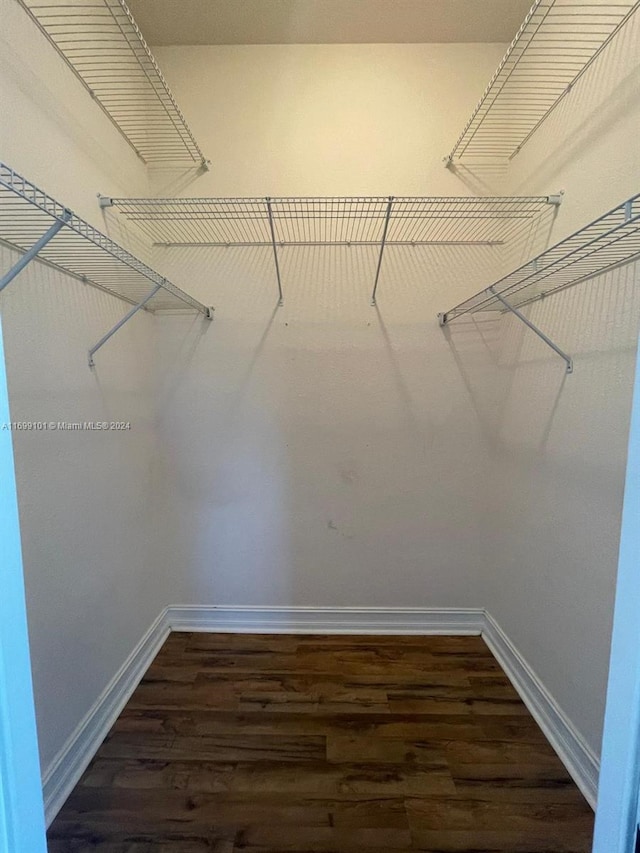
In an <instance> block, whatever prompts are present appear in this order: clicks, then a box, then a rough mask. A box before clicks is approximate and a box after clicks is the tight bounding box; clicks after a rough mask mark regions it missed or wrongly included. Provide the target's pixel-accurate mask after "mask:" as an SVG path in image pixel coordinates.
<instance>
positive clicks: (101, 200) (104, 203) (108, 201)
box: [98, 193, 113, 209]
mask: <svg viewBox="0 0 640 853" xmlns="http://www.w3.org/2000/svg"><path fill="white" fill-rule="evenodd" d="M98 204H99V205H100V207H101V208H103V209H104V208H105V207H113V199H112V198H111V196H108V195H100V193H98Z"/></svg>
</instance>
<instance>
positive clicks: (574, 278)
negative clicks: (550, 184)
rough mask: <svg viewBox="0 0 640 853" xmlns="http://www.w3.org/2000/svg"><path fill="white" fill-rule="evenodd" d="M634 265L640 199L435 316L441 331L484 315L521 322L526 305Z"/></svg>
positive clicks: (639, 243) (639, 242)
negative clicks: (513, 316) (498, 314)
mask: <svg viewBox="0 0 640 853" xmlns="http://www.w3.org/2000/svg"><path fill="white" fill-rule="evenodd" d="M637 259H640V193H638V194H637V195H634V196H632V197H631V198H630V199H627V201H625V202H623V203H622V204H619V205H617V206H616V207H614V208H612V209H611V210H609V211H608V212H607V213H605V214H603V215H602V216H600V217H598V219H594V220H593V222H590V223H589V224H588V225H586V226H584V227H583V228H580V229H579V230H578V231H575V232H574V233H573V234H571V235H570V236H569V237H566V238H565V239H564V240H561V241H560V242H559V243H556V244H555V246H552V247H551V248H549V249H546V250H545V251H544V252H541V253H540V254H539V255H537V256H536V257H535V258H533V259H532V260H530V261H528V262H527V263H526V264H523V265H522V266H520V267H518V268H517V269H516V270H513V272H511V273H509V274H508V275H506V276H503V278H501V279H499V280H498V281H496V282H494V283H493V284H491V285H489V287H486V288H485V289H484V290H481V291H480V292H479V293H476V294H475V295H474V296H472V297H470V298H469V299H466V300H465V301H464V302H461V303H460V304H459V305H456V306H455V308H452V309H450V310H449V311H447V312H445V313H442V314H438V319H439V321H440V325H441V326H444V325H446V324H449V323H452V322H454V321H455V320H458V319H460V318H461V317H464V316H465V315H472V314H476V313H480V312H484V311H499V312H501V313H504V312H505V311H511V312H513V313H514V314H516V315H517V316H518V317H519V318H520V319H524V317H523V315H522V314H521V313H520V310H519V309H521V308H522V307H524V306H525V305H528V304H530V303H532V302H535V301H537V300H539V299H543V298H545V297H546V296H549V295H550V294H552V293H555V292H557V291H559V290H564V289H566V288H567V287H571V286H572V285H574V284H579V283H581V282H584V281H588V280H590V279H593V278H595V277H596V276H599V275H601V274H603V273H606V272H608V271H610V270H613V269H615V268H617V267H620V266H622V265H624V264H627V263H630V262H631V261H634V260H637ZM525 322H526V323H527V325H529V326H530V327H531V328H533V330H534V331H535V332H536V334H538V335H539V336H540V337H542V338H543V340H545V341H546V343H548V344H549V346H551V347H552V348H553V349H555V351H556V352H557V353H558V354H559V355H561V356H562V358H564V359H565V361H567V370H568V372H571V370H572V363H571V359H570V357H569V356H567V354H566V353H564V351H562V350H561V349H560V348H559V347H558V346H557V345H555V344H553V343H552V342H551V341H550V340H549V339H547V338H546V336H545V335H544V333H542V332H541V331H540V330H539V329H537V327H534V326H533V324H532V323H531V321H530V320H528V319H526V320H525Z"/></svg>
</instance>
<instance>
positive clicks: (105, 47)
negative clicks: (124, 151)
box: [18, 0, 209, 170]
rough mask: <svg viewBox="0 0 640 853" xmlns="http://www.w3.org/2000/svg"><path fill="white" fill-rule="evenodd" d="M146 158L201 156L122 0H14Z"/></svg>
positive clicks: (184, 159) (200, 158) (205, 165)
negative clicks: (89, 0) (64, 1)
mask: <svg viewBox="0 0 640 853" xmlns="http://www.w3.org/2000/svg"><path fill="white" fill-rule="evenodd" d="M18 2H19V3H20V5H21V6H22V7H23V8H24V9H25V11H26V12H27V14H28V15H29V16H30V17H31V19H32V20H33V21H34V22H35V24H36V25H37V27H38V28H39V29H40V30H41V31H42V33H43V34H44V35H45V36H46V38H47V39H48V40H49V42H50V43H51V44H52V45H53V46H54V47H55V49H56V50H57V51H58V53H59V54H60V56H61V57H62V58H63V59H64V61H65V62H66V64H67V65H68V66H69V67H70V68H71V70H72V71H73V72H74V74H75V75H76V76H77V77H78V78H79V79H80V81H81V82H82V84H83V85H84V86H85V88H86V89H87V91H88V92H89V94H90V95H91V97H92V98H93V99H94V100H95V101H96V103H97V104H98V105H99V106H100V107H101V108H102V110H103V111H104V112H105V113H106V115H107V116H108V117H109V118H110V119H111V121H112V122H113V123H114V125H115V126H116V128H117V129H118V130H119V131H120V133H121V134H122V136H123V137H124V138H125V139H126V140H127V142H128V143H129V144H130V145H131V147H132V148H133V150H134V151H135V152H136V154H137V155H138V156H139V157H140V159H141V160H143V161H144V162H145V163H159V162H173V163H180V162H188V163H198V164H200V166H201V167H202V168H203V169H205V170H207V169H208V168H209V161H208V160H206V159H205V157H204V155H203V153H202V151H201V150H200V147H199V145H198V143H197V142H196V140H195V137H194V135H193V133H192V132H191V129H190V128H189V125H188V124H187V122H186V120H185V117H184V116H183V115H182V112H181V111H180V108H179V107H178V104H177V103H176V100H175V98H174V97H173V95H172V93H171V90H170V89H169V86H168V85H167V82H166V80H165V79H164V77H163V75H162V72H161V71H160V68H159V67H158V63H157V62H156V60H155V59H154V57H153V55H152V53H151V51H150V50H149V47H148V45H147V43H146V41H145V40H144V37H143V35H142V33H141V32H140V30H139V29H138V26H137V24H136V22H135V20H134V18H133V15H132V14H131V12H130V11H129V8H128V6H127V4H126V3H125V0H93V2H91V3H83V2H79V0H67V2H66V3H60V2H58V1H57V0H18Z"/></svg>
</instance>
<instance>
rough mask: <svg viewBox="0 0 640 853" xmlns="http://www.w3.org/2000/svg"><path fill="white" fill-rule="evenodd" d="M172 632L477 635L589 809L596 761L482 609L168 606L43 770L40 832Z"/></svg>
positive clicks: (594, 790)
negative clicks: (42, 802)
mask: <svg viewBox="0 0 640 853" xmlns="http://www.w3.org/2000/svg"><path fill="white" fill-rule="evenodd" d="M171 631H203V632H236V633H262V634H269V633H272V634H287V633H288V634H413V635H424V636H429V635H444V636H447V635H448V636H455V635H470V634H471V635H482V637H483V638H484V640H485V642H486V644H487V646H488V647H489V649H490V650H491V652H492V653H493V654H494V656H495V657H496V659H497V661H498V663H499V664H500V666H501V667H502V668H503V670H504V671H505V673H506V675H507V676H508V677H509V679H510V680H511V682H512V684H513V686H514V687H515V689H516V690H517V691H518V694H519V695H520V697H521V699H522V701H523V702H524V703H525V705H526V706H527V708H528V709H529V711H530V712H531V714H532V715H533V717H534V718H535V720H536V722H537V723H538V725H539V726H540V728H541V729H542V731H543V732H544V734H545V735H546V737H547V738H548V740H549V742H550V743H551V745H552V746H553V748H554V749H555V751H556V752H557V753H558V756H559V758H560V760H561V761H562V762H563V764H564V765H565V767H566V768H567V770H568V772H569V773H570V774H571V776H572V777H573V779H574V780H575V782H576V784H577V785H578V787H579V788H580V790H581V791H582V793H583V794H584V796H585V797H586V799H587V800H588V802H589V803H590V805H591V806H592V807H593V808H595V802H596V794H597V785H598V771H599V763H598V759H597V758H596V756H595V755H594V754H593V752H592V751H591V750H590V748H589V747H588V746H587V744H586V743H585V742H584V740H583V738H582V737H581V735H580V734H579V732H578V731H577V730H576V728H575V727H574V726H573V724H572V723H571V721H570V720H569V719H568V717H567V716H566V714H565V713H564V712H563V711H562V709H561V708H560V707H559V706H558V705H557V703H556V702H555V700H554V699H553V697H552V696H551V695H550V693H549V692H548V690H547V689H546V687H545V686H544V684H543V683H542V681H541V680H540V679H539V677H538V676H537V675H536V673H535V672H534V671H533V670H532V669H531V667H530V666H529V664H528V663H527V661H526V660H525V659H524V657H523V656H522V655H521V654H520V652H519V651H518V650H517V649H516V648H515V646H514V645H513V643H512V642H511V641H510V640H509V638H508V637H507V636H506V634H505V633H504V631H503V630H502V629H501V628H500V626H499V625H498V624H497V622H496V621H495V620H494V619H493V617H492V616H491V615H490V614H488V613H487V612H486V611H485V610H484V609H482V608H429V607H424V608H417V607H391V608H388V607H387V608H383V607H260V606H231V605H211V606H199V605H174V606H171V607H167V608H166V609H165V610H163V611H162V613H160V615H159V616H158V617H157V619H156V620H155V621H154V623H153V625H151V627H150V628H149V630H148V631H147V632H146V634H145V635H144V636H143V637H142V639H141V640H140V642H139V643H138V645H137V646H136V648H135V649H134V650H133V651H132V652H131V654H130V655H129V657H128V658H127V660H126V661H125V662H124V663H123V665H122V666H121V667H120V669H119V670H118V672H117V673H116V674H115V676H114V677H113V678H112V680H111V682H110V683H109V684H108V685H107V687H106V688H105V689H104V690H103V692H102V694H101V695H100V696H99V697H98V699H97V700H96V702H95V703H94V705H93V707H92V708H91V709H90V711H89V712H88V713H87V715H86V716H85V717H84V719H83V720H82V721H81V722H80V723H79V725H78V726H77V727H76V729H75V731H74V732H73V733H72V734H71V736H70V737H69V739H68V740H67V742H66V743H65V745H64V746H63V747H62V749H61V750H60V752H59V753H58V755H57V756H56V758H55V759H54V760H53V761H52V763H51V765H50V766H49V767H48V768H47V770H46V772H45V774H44V779H43V789H44V801H45V814H46V819H47V825H49V824H50V823H51V821H52V820H53V819H54V817H55V816H56V814H57V812H58V811H59V810H60V808H61V806H62V805H63V803H64V801H65V800H66V798H67V797H68V796H69V794H70V793H71V791H72V790H73V788H74V786H75V785H76V784H77V782H78V780H79V779H80V777H81V776H82V774H83V773H84V771H85V769H86V768H87V766H88V765H89V762H90V761H91V759H92V758H93V756H94V755H95V753H96V752H97V750H98V749H99V747H100V744H101V743H102V741H103V740H104V738H105V737H106V736H107V734H108V732H109V730H110V728H111V727H112V725H113V724H114V722H115V721H116V719H117V718H118V715H119V714H120V712H121V711H122V709H123V708H124V706H125V705H126V703H127V701H128V700H129V697H130V696H131V694H132V693H133V691H134V690H135V689H136V687H137V686H138V684H139V683H140V681H141V680H142V677H143V676H144V674H145V672H146V670H147V669H148V668H149V666H150V665H151V663H152V661H153V659H154V658H155V656H156V655H157V654H158V651H159V650H160V647H161V646H162V644H163V643H164V641H165V640H166V638H167V636H168V635H169V633H170V632H171Z"/></svg>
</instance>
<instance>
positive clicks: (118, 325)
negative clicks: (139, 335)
mask: <svg viewBox="0 0 640 853" xmlns="http://www.w3.org/2000/svg"><path fill="white" fill-rule="evenodd" d="M161 287H162V284H156V285H154V287H152V288H151V290H150V291H149V293H147V295H146V296H145V297H144V299H142V300H141V301H140V302H138V304H137V305H134V306H133V308H132V309H131V311H128V312H127V313H126V314H125V315H124V317H123V318H122V320H119V321H118V322H117V323H116V324H115V326H114V327H113V328H112V329H110V330H109V331H108V332H107V334H106V335H103V336H102V337H101V338H100V340H99V341H98V343H97V344H96V345H95V346H93V347H91V349H90V350H89V367H95V362H94V360H93V356H94V355H95V354H96V353H97V352H98V350H99V349H100V347H102V346H104V344H106V342H107V341H108V340H109V338H110V337H111V336H112V335H115V333H116V332H117V331H118V329H121V328H122V327H123V326H124V324H125V323H127V322H128V321H129V320H130V319H131V318H132V317H133V316H134V314H137V313H138V311H140V310H141V309H142V308H144V307H145V305H146V304H147V302H149V301H150V300H151V299H153V297H154V296H155V295H156V293H157V292H158V291H159V290H160V288H161Z"/></svg>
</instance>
